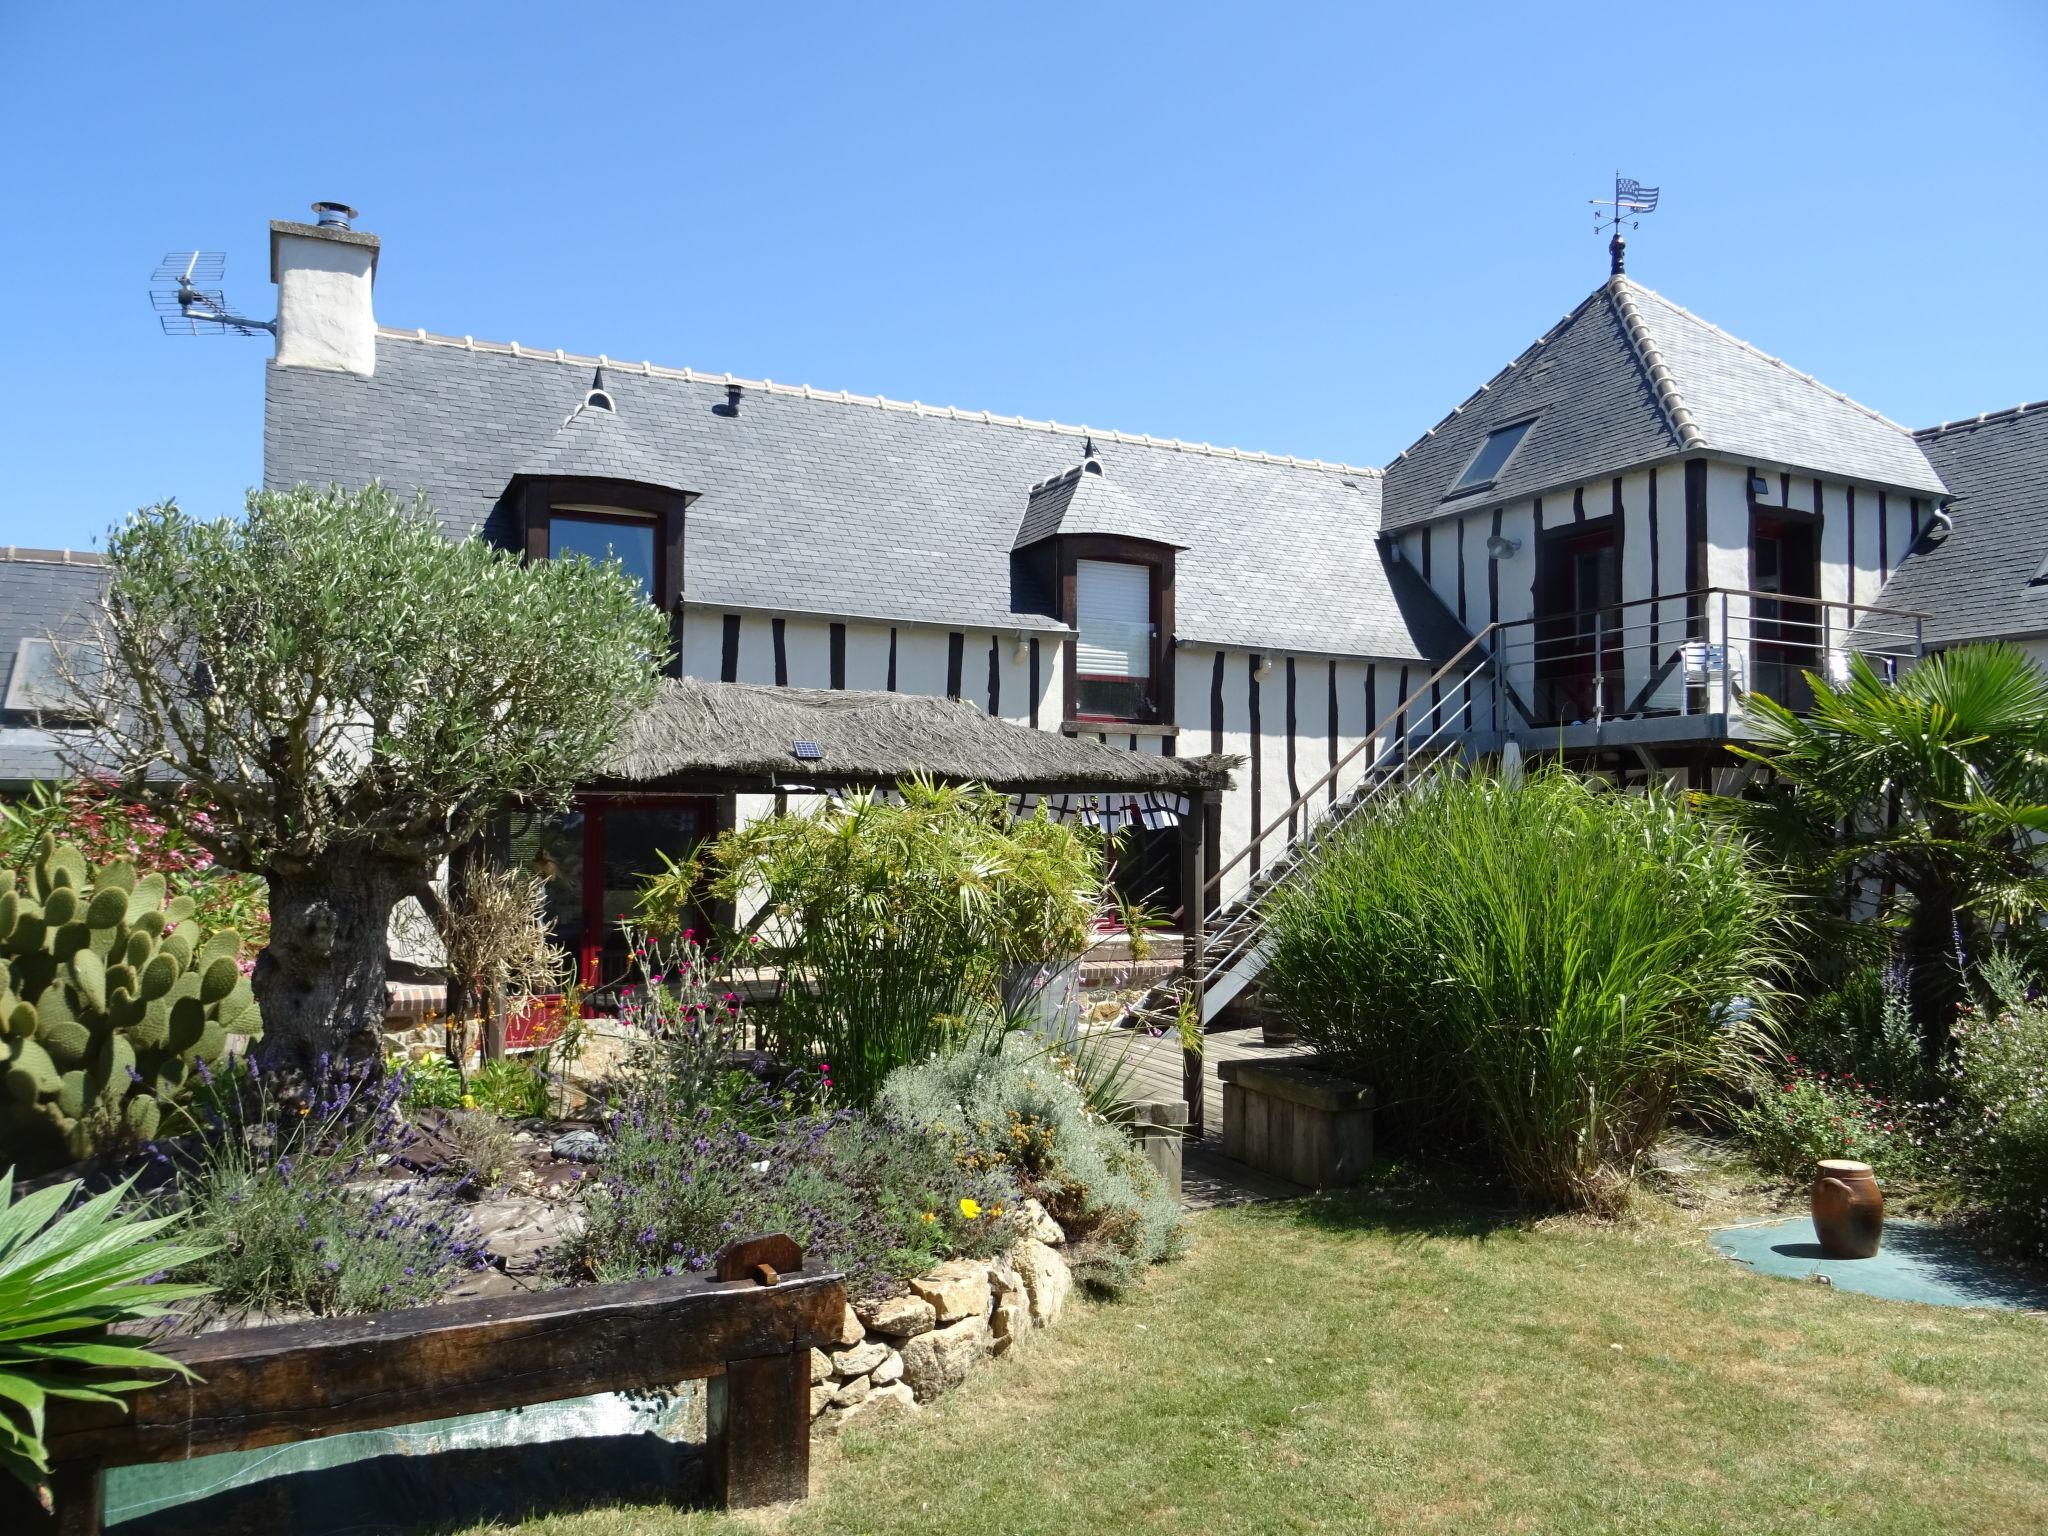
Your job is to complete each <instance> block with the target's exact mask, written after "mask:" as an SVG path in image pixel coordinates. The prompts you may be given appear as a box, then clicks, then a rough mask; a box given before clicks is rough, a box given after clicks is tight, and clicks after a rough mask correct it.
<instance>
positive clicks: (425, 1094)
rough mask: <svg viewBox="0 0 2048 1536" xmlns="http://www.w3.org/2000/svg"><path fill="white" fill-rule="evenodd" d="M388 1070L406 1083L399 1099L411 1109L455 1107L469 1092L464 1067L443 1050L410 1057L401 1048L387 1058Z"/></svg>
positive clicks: (386, 1065)
mask: <svg viewBox="0 0 2048 1536" xmlns="http://www.w3.org/2000/svg"><path fill="white" fill-rule="evenodd" d="M384 1070H385V1071H387V1072H389V1073H390V1074H391V1075H392V1076H393V1077H396V1078H398V1079H399V1080H400V1081H401V1082H403V1084H404V1085H405V1086H404V1087H403V1088H402V1089H401V1090H400V1092H399V1101H400V1102H401V1103H403V1104H404V1105H405V1107H406V1108H407V1109H455V1108H457V1107H459V1106H460V1105H461V1103H462V1096H463V1094H464V1093H466V1092H468V1089H467V1087H466V1086H465V1085H464V1083H463V1081H462V1068H460V1067H458V1066H456V1065H455V1063H454V1062H452V1061H450V1060H449V1059H448V1058H447V1057H446V1056H444V1055H441V1054H440V1053H439V1052H435V1051H429V1052H428V1053H427V1054H426V1055H424V1056H418V1057H409V1056H407V1055H406V1054H405V1053H404V1052H403V1051H397V1052H394V1053H393V1054H391V1055H390V1056H387V1057H386V1058H385V1059H384Z"/></svg>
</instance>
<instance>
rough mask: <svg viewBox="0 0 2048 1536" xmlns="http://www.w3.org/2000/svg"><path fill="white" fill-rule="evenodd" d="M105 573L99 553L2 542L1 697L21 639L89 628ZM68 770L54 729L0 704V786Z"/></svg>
mask: <svg viewBox="0 0 2048 1536" xmlns="http://www.w3.org/2000/svg"><path fill="white" fill-rule="evenodd" d="M105 577H106V572H105V570H104V568H103V567H102V566H101V564H100V557H99V556H98V555H94V554H83V553H79V552H77V551H74V550H64V549H18V548H0V700H4V699H5V698H6V697H7V685H8V684H9V683H10V682H12V681H13V678H14V662H15V657H16V656H18V655H19V654H20V653H21V642H22V641H23V640H58V641H62V640H66V639H78V638H82V637H84V636H85V635H86V634H87V633H88V632H89V628H90V625H91V621H92V614H93V611H94V608H95V606H96V605H97V603H98V601H99V595H100V588H101V585H102V584H103V582H104V581H105ZM68 775H69V770H68V769H67V768H66V767H65V764H64V758H63V754H62V752H61V751H60V749H59V741H58V738H57V736H56V735H55V734H54V733H53V732H51V731H49V730H47V729H45V728H44V727H43V726H41V725H38V724H37V723H36V717H35V716H33V715H30V714H21V713H16V712H13V711H7V710H0V786H17V785H23V784H28V783H31V782H33V781H35V780H38V779H61V778H65V777H68Z"/></svg>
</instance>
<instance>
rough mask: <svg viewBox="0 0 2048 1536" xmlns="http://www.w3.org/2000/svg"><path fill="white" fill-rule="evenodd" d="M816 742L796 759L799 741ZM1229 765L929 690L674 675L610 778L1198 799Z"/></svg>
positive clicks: (758, 786) (636, 723) (645, 783)
mask: <svg viewBox="0 0 2048 1536" xmlns="http://www.w3.org/2000/svg"><path fill="white" fill-rule="evenodd" d="M800 741H803V742H812V743H815V744H816V745H817V748H818V753H819V755H818V756H817V757H816V758H815V759H799V758H798V757H797V756H796V752H795V748H796V744H797V743H798V742H800ZM1238 762H1239V759H1237V758H1231V757H1155V756H1151V755H1149V754H1145V753H1139V752H1126V751H1123V750H1122V749H1120V748H1117V747H1112V746H1107V745H1105V744H1103V743H1102V742H1100V741H1096V740H1094V739H1092V738H1089V737H1074V736H1067V735H1063V734H1061V733H1059V732H1057V731H1040V730H1033V729H1031V728H1030V727H1029V726H1022V725H1013V724H1011V723H1010V722H1009V721H1007V720H999V719H995V718H992V717H990V716H989V715H986V714H983V713H982V711H981V710H980V709H978V708H976V707H975V706H974V705H973V704H969V703H965V702H963V701H960V700H957V699H942V698H934V697H931V696H930V695H925V694H909V693H871V692H858V691H841V690H826V689H822V688H770V687H764V686H761V685H758V684H753V683H709V682H703V681H701V680H699V679H697V678H687V677H686V678H668V679H664V680H663V681H662V683H661V685H660V688H659V691H658V692H657V694H656V696H655V699H654V702H653V703H652V704H650V705H649V706H648V707H647V708H646V709H645V710H643V711H641V713H640V714H638V715H637V716H635V717H634V719H633V720H632V722H631V723H630V724H629V725H628V726H627V727H626V729H625V731H624V732H623V733H622V734H621V736H620V738H619V741H618V744H617V745H616V746H615V747H614V748H613V749H612V753H611V756H610V757H609V759H608V760H607V762H606V764H605V766H604V768H603V769H602V770H601V773H600V779H601V781H602V782H604V783H606V784H612V785H631V786H634V787H636V788H643V789H670V790H692V789H713V788H717V789H740V790H771V789H777V788H784V787H787V788H792V789H793V788H797V787H800V786H801V787H808V788H835V789H837V788H852V787H858V786H868V785H883V786H886V785H890V784H894V783H896V782H897V781H898V780H901V779H906V778H908V777H910V776H911V775H912V774H913V773H920V772H921V773H925V774H928V775H930V776H931V777H933V778H936V779H941V780H945V781H948V782H952V783H969V782H972V783H979V784H986V785H987V786H988V787H989V788H991V789H998V790H1003V791H1006V792H1009V793H1012V794H1059V793H1071V792H1096V791H1100V792H1114V793H1133V794H1146V793H1155V794H1169V795H1189V794H1197V793H1200V792H1202V791H1204V790H1220V789H1223V788H1225V787H1227V786H1228V785H1229V783H1230V771H1231V769H1232V768H1234V767H1236V766H1237V764H1238Z"/></svg>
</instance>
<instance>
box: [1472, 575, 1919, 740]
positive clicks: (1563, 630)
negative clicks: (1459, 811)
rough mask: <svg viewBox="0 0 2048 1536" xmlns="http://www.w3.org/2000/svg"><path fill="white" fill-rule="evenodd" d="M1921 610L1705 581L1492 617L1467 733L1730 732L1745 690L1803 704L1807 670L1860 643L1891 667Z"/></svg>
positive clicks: (1820, 668)
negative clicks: (1487, 664)
mask: <svg viewBox="0 0 2048 1536" xmlns="http://www.w3.org/2000/svg"><path fill="white" fill-rule="evenodd" d="M1924 618H1925V616H1924V615H1922V614H1918V613H1910V612H1906V611H1904V610H1901V609H1895V608H1883V607H1878V606H1875V605H1872V604H1868V603H1847V602H1840V601H1835V600H1831V599H1827V598H1814V597H1793V596H1788V595H1786V594H1783V593H1776V592H1753V591H1745V590H1741V589H1737V588H1730V587H1706V588H1701V589H1699V590H1696V591H1692V592H1681V593H1675V594H1672V595H1669V596H1660V597H1652V598H1639V599H1637V600H1636V601H1634V602H1628V603H1615V604H1611V605H1608V606H1606V607H1602V608H1594V609H1585V610H1582V611H1578V612H1573V613H1562V614H1548V615H1544V616H1542V617H1539V618H1534V619H1522V620H1516V621H1513V622H1509V623H1503V624H1500V625H1498V626H1496V627H1495V629H1494V633H1493V637H1492V646H1491V649H1492V657H1493V665H1492V667H1491V669H1490V670H1491V678H1490V680H1489V682H1488V683H1487V684H1485V685H1483V689H1484V692H1485V694H1486V695H1487V697H1485V698H1484V699H1483V700H1475V701H1474V702H1475V706H1476V707H1475V709H1474V711H1473V713H1474V727H1475V728H1474V732H1473V734H1474V737H1475V738H1477V739H1476V740H1475V741H1474V743H1473V745H1474V746H1475V747H1477V748H1478V749H1480V750H1486V749H1487V748H1488V747H1489V746H1495V745H1498V744H1500V743H1502V742H1505V741H1508V740H1511V739H1512V740H1519V741H1521V742H1523V743H1524V744H1526V745H1529V746H1533V747H1561V748H1566V749H1570V748H1584V747H1607V746H1613V747H1629V746H1641V747H1650V746H1654V745H1669V744H1678V743H1687V742H1696V743H1701V744H1707V743H1712V742H1717V741H1726V740H1742V739H1745V738H1746V737H1748V736H1750V735H1751V734H1752V731H1751V729H1750V727H1749V726H1748V724H1747V723H1746V721H1745V719H1744V713H1745V705H1746V701H1747V700H1748V699H1750V698H1751V697H1754V696H1757V695H1761V696H1763V697H1765V698H1769V699H1773V700H1775V701H1776V702H1778V703H1780V704H1783V705H1785V706H1786V707H1787V708H1789V709H1792V710H1794V711H1797V712H1804V711H1805V710H1807V709H1809V708H1811V707H1812V704H1813V690H1812V687H1811V685H1810V684H1809V682H1808V681H1807V674H1808V673H1814V674H1817V675H1819V676H1822V677H1826V678H1829V679H1840V678H1846V677H1847V676H1848V674H1849V659H1850V658H1851V657H1852V656H1859V655H1860V656H1862V657H1864V658H1865V659H1866V660H1868V661H1869V662H1870V663H1871V664H1872V665H1873V666H1874V667H1876V668H1877V669H1878V671H1879V672H1881V673H1885V674H1888V675H1896V673H1897V672H1898V671H1899V669H1901V668H1902V667H1906V666H1910V665H1911V664H1912V663H1913V662H1915V661H1917V660H1919V658H1920V657H1921V656H1922V655H1923V654H1924V652H1925V646H1924V643H1923V628H1924Z"/></svg>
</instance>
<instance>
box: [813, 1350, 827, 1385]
mask: <svg viewBox="0 0 2048 1536" xmlns="http://www.w3.org/2000/svg"><path fill="white" fill-rule="evenodd" d="M831 1379H832V1357H831V1356H830V1355H828V1354H826V1353H825V1351H823V1350H822V1349H814V1350H812V1351H811V1380H812V1381H813V1382H820V1381H830V1380H831Z"/></svg>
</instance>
